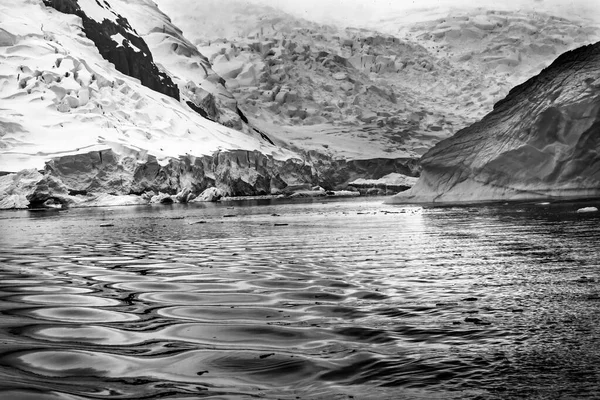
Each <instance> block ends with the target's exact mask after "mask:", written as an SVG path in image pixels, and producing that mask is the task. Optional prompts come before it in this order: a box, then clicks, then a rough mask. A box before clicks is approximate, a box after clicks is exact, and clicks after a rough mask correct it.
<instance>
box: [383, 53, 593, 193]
mask: <svg viewBox="0 0 600 400" xmlns="http://www.w3.org/2000/svg"><path fill="white" fill-rule="evenodd" d="M599 88H600V42H598V43H596V44H594V45H588V46H584V47H581V48H579V49H576V50H573V51H570V52H567V53H565V54H563V55H561V56H560V57H559V58H558V59H556V61H554V63H552V65H550V66H549V67H548V68H546V69H545V70H543V71H542V72H541V73H540V74H539V75H538V76H536V77H534V78H531V79H530V80H528V81H527V82H525V83H524V84H522V85H520V86H517V87H515V88H514V89H513V90H511V92H510V93H509V95H508V96H507V97H506V98H505V99H504V100H502V101H500V102H498V103H497V104H496V105H495V107H494V111H493V112H491V113H490V114H488V115H487V116H485V118H483V119H482V120H481V121H479V122H477V123H475V124H473V125H471V126H469V127H467V128H465V129H463V130H461V131H459V132H458V133H457V134H456V135H455V136H453V137H451V138H450V139H447V140H444V141H442V142H440V143H438V144H437V145H436V146H435V147H434V148H433V149H431V150H430V151H429V152H428V153H427V154H425V156H423V158H422V159H421V166H422V168H423V171H422V174H421V177H420V178H419V181H418V182H417V184H416V185H415V186H414V187H413V188H412V189H411V190H409V191H407V192H405V193H401V194H399V195H397V196H395V197H394V198H393V202H401V203H410V202H457V201H478V200H499V199H546V198H569V197H593V196H600V158H599V153H600V134H599V133H600V97H599V96H598V90H599Z"/></svg>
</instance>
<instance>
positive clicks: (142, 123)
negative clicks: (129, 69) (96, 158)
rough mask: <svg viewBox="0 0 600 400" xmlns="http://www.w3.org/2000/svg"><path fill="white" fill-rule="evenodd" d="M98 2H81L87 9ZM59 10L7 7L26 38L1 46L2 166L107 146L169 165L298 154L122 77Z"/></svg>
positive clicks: (6, 20) (8, 20) (1, 7)
mask: <svg viewBox="0 0 600 400" xmlns="http://www.w3.org/2000/svg"><path fill="white" fill-rule="evenodd" d="M91 3H94V2H93V1H80V4H81V5H82V6H84V7H85V8H86V10H84V11H86V13H87V12H88V11H89V10H87V7H88V6H89V4H91ZM90 7H91V8H93V9H95V10H96V11H98V10H99V9H101V10H104V11H103V12H104V13H105V14H106V13H109V12H108V11H107V10H105V9H104V8H101V7H99V6H90ZM55 12H56V11H54V10H52V9H51V8H47V7H44V6H40V5H39V4H32V2H30V1H27V0H15V1H13V2H10V4H7V3H5V2H3V3H0V15H2V16H3V19H2V29H4V30H6V31H7V32H9V33H11V34H13V35H18V42H17V43H15V44H14V45H12V46H6V47H0V107H1V109H2V112H1V113H0V134H1V135H2V136H1V137H0V171H19V170H21V169H26V168H37V169H41V168H43V166H44V163H45V162H46V161H47V160H49V159H50V158H52V157H56V156H64V155H69V154H77V153H87V152H90V151H94V150H100V149H107V148H113V149H115V151H119V152H122V151H128V150H127V149H133V150H136V151H138V150H142V153H147V154H151V155H154V156H156V157H157V158H158V159H159V161H160V162H161V163H166V162H168V160H169V158H172V157H178V156H180V155H186V154H189V155H193V156H201V155H208V154H212V153H213V152H215V151H217V150H227V149H245V150H259V151H261V152H263V153H264V154H271V155H273V156H274V157H276V158H278V159H285V158H289V157H292V156H296V155H295V154H293V153H291V152H289V151H285V150H281V149H279V148H276V147H274V146H271V145H268V144H264V142H261V141H260V140H259V139H258V138H257V137H256V136H251V135H248V134H244V133H242V132H239V131H235V130H232V129H229V128H226V127H224V126H222V125H219V124H216V123H213V122H211V121H209V120H207V119H204V118H202V117H201V116H200V115H198V114H196V113H193V112H190V111H189V109H187V108H185V107H184V106H183V105H181V104H180V103H179V102H177V101H176V100H174V99H172V98H170V97H167V96H164V95H162V94H159V93H157V92H154V91H152V90H150V89H148V88H146V87H144V86H142V85H141V84H140V82H139V81H138V80H137V79H133V78H130V77H128V76H126V75H123V74H121V73H120V72H118V71H117V70H116V69H115V68H114V66H113V64H111V63H109V62H107V61H106V60H104V59H103V58H102V57H101V56H100V54H99V53H98V50H97V49H96V47H95V46H93V45H92V43H91V41H89V40H87V39H82V38H81V37H80V36H79V34H80V32H81V29H82V28H81V20H80V19H79V18H72V17H71V16H69V15H63V14H61V18H56V17H55V16H54V15H53V13H55ZM95 15H96V17H97V16H98V15H104V14H102V13H100V12H98V14H95ZM65 21H66V22H65ZM42 24H43V32H42V31H41V26H42ZM115 36H117V35H115ZM121 37H122V36H121ZM59 109H60V110H62V112H61V111H59Z"/></svg>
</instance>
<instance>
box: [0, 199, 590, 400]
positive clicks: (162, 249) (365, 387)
mask: <svg viewBox="0 0 600 400" xmlns="http://www.w3.org/2000/svg"><path fill="white" fill-rule="evenodd" d="M584 205H586V204H559V205H552V204H512V205H506V204H504V205H481V206H477V207H455V208H420V207H403V206H392V205H384V204H382V200H381V199H370V200H364V199H353V200H345V201H328V200H327V201H323V200H312V201H306V202H282V201H279V202H230V203H222V204H190V205H172V206H158V205H156V206H145V207H114V208H94V209H71V210H67V211H61V212H32V211H12V212H3V213H0V399H3V400H4V399H6V400H13V399H28V400H29V399H35V400H48V399H53V400H54V399H70V400H72V399H197V398H201V399H203V398H210V399H251V398H266V399H328V400H334V399H349V398H354V399H419V398H422V399H515V398H527V399H530V398H534V399H546V398H552V399H554V398H557V399H559V398H560V399H568V398H573V399H575V398H577V399H580V398H599V397H600V248H599V245H600V224H599V222H600V215H598V214H599V213H589V214H581V213H580V214H578V213H577V212H576V210H577V209H578V208H579V207H583V206H584ZM593 205H597V204H593Z"/></svg>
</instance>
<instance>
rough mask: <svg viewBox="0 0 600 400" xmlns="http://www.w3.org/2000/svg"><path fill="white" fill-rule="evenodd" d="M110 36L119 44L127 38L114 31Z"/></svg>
mask: <svg viewBox="0 0 600 400" xmlns="http://www.w3.org/2000/svg"><path fill="white" fill-rule="evenodd" d="M110 38H111V39H112V40H114V41H115V42H117V43H118V44H119V46H123V41H124V40H127V38H126V37H125V36H123V35H121V34H120V33H115V34H114V35H112V36H111V37H110Z"/></svg>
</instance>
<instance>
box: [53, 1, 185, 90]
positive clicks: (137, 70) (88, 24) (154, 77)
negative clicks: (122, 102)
mask: <svg viewBox="0 0 600 400" xmlns="http://www.w3.org/2000/svg"><path fill="white" fill-rule="evenodd" d="M44 4H45V5H47V6H50V7H53V8H55V9H56V10H57V11H60V12H62V13H65V14H75V15H77V16H78V17H80V18H81V20H82V24H83V32H84V34H85V35H86V36H87V37H88V38H89V39H90V40H92V41H93V42H94V44H95V45H96V47H97V48H98V50H99V51H100V54H101V55H102V57H104V58H105V59H106V60H108V61H110V62H111V63H113V64H114V65H115V67H116V68H117V70H119V71H121V72H122V73H124V74H125V75H129V76H131V77H133V78H137V79H139V80H140V81H141V83H142V85H144V86H146V87H149V88H150V89H152V90H155V91H157V92H160V93H163V94H166V95H167V96H171V97H173V98H175V99H177V100H179V91H178V89H177V86H176V85H175V84H174V83H173V82H172V81H171V78H170V77H169V76H168V75H167V74H165V73H164V72H161V71H159V70H158V68H157V66H156V65H155V64H154V61H153V60H152V53H151V52H150V49H148V46H147V45H146V42H144V40H143V39H142V38H141V37H140V36H139V35H138V34H137V33H136V32H135V30H134V29H133V28H132V27H131V25H129V22H128V21H127V19H126V18H124V17H123V16H122V15H120V14H118V13H117V12H115V11H114V10H113V9H112V8H111V7H110V5H109V4H108V3H104V4H102V3H100V2H94V1H93V0H79V1H78V0H44ZM86 11H87V12H89V13H90V15H88V14H86Z"/></svg>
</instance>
